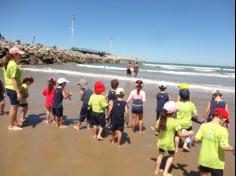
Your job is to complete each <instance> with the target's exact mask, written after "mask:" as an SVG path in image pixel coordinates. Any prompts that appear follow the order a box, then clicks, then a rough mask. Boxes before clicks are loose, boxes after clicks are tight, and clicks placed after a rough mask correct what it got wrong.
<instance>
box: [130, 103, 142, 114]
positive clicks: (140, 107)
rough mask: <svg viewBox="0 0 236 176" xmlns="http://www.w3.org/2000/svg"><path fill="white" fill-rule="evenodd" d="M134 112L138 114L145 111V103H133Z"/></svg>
mask: <svg viewBox="0 0 236 176" xmlns="http://www.w3.org/2000/svg"><path fill="white" fill-rule="evenodd" d="M132 113H137V114H141V113H143V105H135V104H132Z"/></svg>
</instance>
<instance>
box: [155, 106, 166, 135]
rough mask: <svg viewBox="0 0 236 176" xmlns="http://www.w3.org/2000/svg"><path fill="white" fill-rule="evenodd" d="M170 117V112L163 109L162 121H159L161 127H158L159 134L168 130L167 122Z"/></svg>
mask: <svg viewBox="0 0 236 176" xmlns="http://www.w3.org/2000/svg"><path fill="white" fill-rule="evenodd" d="M168 115H169V114H168V112H167V111H166V110H165V109H163V110H162V112H161V114H160V121H159V125H158V127H157V132H158V133H160V132H161V131H165V130H166V122H167V117H168Z"/></svg>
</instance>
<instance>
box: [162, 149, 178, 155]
mask: <svg viewBox="0 0 236 176" xmlns="http://www.w3.org/2000/svg"><path fill="white" fill-rule="evenodd" d="M159 152H160V153H165V150H163V149H161V148H159ZM167 152H168V153H169V155H174V154H175V151H167Z"/></svg>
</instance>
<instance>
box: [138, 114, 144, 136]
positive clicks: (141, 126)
mask: <svg viewBox="0 0 236 176" xmlns="http://www.w3.org/2000/svg"><path fill="white" fill-rule="evenodd" d="M138 118H139V122H138V126H139V133H140V134H143V113H140V114H139V115H138Z"/></svg>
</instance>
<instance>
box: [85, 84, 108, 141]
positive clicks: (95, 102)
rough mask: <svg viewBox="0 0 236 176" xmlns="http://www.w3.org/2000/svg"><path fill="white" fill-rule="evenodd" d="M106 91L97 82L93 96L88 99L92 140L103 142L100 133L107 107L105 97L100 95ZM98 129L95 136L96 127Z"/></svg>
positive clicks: (102, 128)
mask: <svg viewBox="0 0 236 176" xmlns="http://www.w3.org/2000/svg"><path fill="white" fill-rule="evenodd" d="M105 90H106V88H105V86H104V84H103V83H102V82H100V81H97V82H96V83H95V85H94V92H95V93H94V94H93V95H92V96H91V97H90V99H89V103H88V105H89V107H91V108H92V112H91V124H92V126H93V137H94V139H98V140H103V139H104V138H103V137H102V132H103V130H104V128H105V125H106V121H105V109H106V108H107V107H108V104H107V102H106V98H105V96H103V95H101V94H102V93H103V92H104V91H105ZM98 126H100V127H99V131H98V135H97V127H98Z"/></svg>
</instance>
